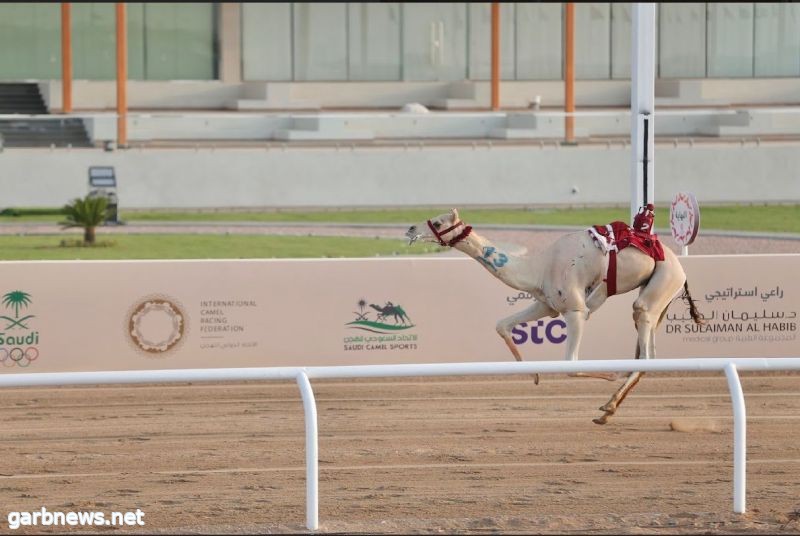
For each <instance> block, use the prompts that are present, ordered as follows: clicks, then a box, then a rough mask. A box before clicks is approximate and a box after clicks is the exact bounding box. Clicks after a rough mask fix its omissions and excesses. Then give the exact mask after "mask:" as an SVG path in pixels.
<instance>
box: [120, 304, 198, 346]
mask: <svg viewBox="0 0 800 536" xmlns="http://www.w3.org/2000/svg"><path fill="white" fill-rule="evenodd" d="M186 321H187V318H186V313H185V312H184V310H183V308H182V307H181V306H180V305H178V303H177V302H176V301H175V300H174V299H168V298H166V297H165V296H160V295H157V296H148V297H146V298H143V299H142V300H140V301H139V303H137V304H136V305H134V306H133V307H132V308H131V310H130V311H129V313H128V319H127V322H126V331H127V333H128V336H129V337H130V340H131V341H132V342H133V343H134V345H135V346H136V348H137V349H139V350H142V351H144V352H146V353H147V354H149V355H151V356H158V355H163V354H165V353H167V352H169V351H170V350H172V349H174V348H175V347H176V346H177V345H178V344H179V343H180V342H181V341H182V340H183V339H184V335H185V334H186V331H187V328H186V323H187V322H186Z"/></svg>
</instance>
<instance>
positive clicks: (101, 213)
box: [59, 195, 108, 244]
mask: <svg viewBox="0 0 800 536" xmlns="http://www.w3.org/2000/svg"><path fill="white" fill-rule="evenodd" d="M107 208H108V198H106V197H103V196H90V195H87V196H86V197H84V198H83V199H81V198H79V197H76V198H75V199H74V200H73V201H72V203H69V204H67V205H65V206H64V213H65V214H66V220H65V221H62V222H59V223H60V225H62V226H63V227H62V229H69V228H70V227H83V242H84V243H85V244H94V242H95V228H96V227H97V226H98V225H100V224H101V223H103V221H105V219H106V209H107Z"/></svg>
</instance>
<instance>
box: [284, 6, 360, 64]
mask: <svg viewBox="0 0 800 536" xmlns="http://www.w3.org/2000/svg"><path fill="white" fill-rule="evenodd" d="M293 8H294V15H293V16H294V25H293V27H294V78H295V80H347V4H345V3H342V2H331V3H306V2H297V3H295V4H293Z"/></svg>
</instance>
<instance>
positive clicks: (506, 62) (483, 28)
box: [469, 3, 518, 80]
mask: <svg viewBox="0 0 800 536" xmlns="http://www.w3.org/2000/svg"><path fill="white" fill-rule="evenodd" d="M516 5H518V4H510V3H501V4H500V78H502V79H505V80H513V79H514V63H515V62H514V7H515V6H516ZM491 77H492V9H491V4H489V3H474V4H473V3H470V4H469V78H470V79H472V80H489V79H490V78H491Z"/></svg>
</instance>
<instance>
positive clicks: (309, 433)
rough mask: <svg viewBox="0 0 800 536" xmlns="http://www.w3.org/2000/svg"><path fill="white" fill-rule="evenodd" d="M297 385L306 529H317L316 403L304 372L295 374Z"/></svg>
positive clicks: (317, 445) (317, 446) (317, 442)
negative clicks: (303, 426) (300, 405)
mask: <svg viewBox="0 0 800 536" xmlns="http://www.w3.org/2000/svg"><path fill="white" fill-rule="evenodd" d="M297 385H298V387H300V396H302V397H303V413H304V414H305V423H306V528H307V529H308V530H317V529H319V455H318V452H319V440H318V437H319V434H318V431H317V401H316V400H315V399H314V391H313V390H312V389H311V382H309V381H308V376H307V375H306V373H305V372H302V371H301V372H299V373H298V374H297Z"/></svg>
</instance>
